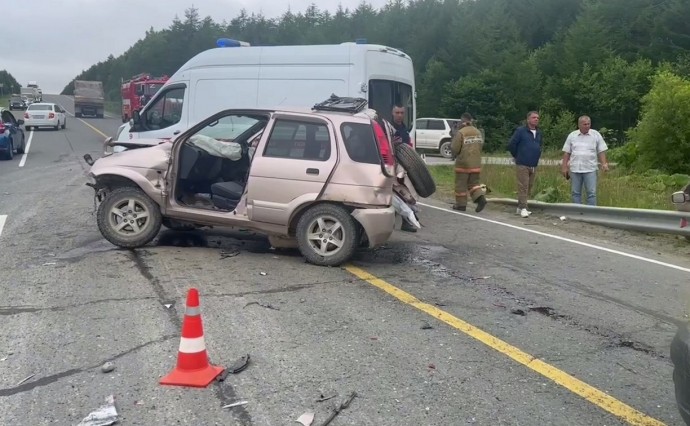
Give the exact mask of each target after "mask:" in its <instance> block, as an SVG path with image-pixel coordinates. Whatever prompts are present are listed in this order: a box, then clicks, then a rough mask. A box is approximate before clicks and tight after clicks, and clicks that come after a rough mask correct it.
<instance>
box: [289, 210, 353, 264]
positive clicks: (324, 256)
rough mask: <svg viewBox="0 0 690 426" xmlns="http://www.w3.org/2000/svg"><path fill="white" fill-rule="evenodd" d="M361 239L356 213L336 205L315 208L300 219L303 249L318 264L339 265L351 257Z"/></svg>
mask: <svg viewBox="0 0 690 426" xmlns="http://www.w3.org/2000/svg"><path fill="white" fill-rule="evenodd" d="M358 241H359V231H358V228H357V225H356V224H355V221H354V219H353V218H352V215H351V214H350V213H349V212H348V211H347V210H345V209H344V208H343V207H340V206H337V205H334V204H319V205H316V206H314V207H311V208H309V209H308V210H307V211H306V212H304V214H303V215H302V217H301V218H300V219H299V221H298V222H297V244H298V246H299V251H300V252H301V253H302V256H304V258H305V259H307V261H308V262H309V263H313V264H315V265H321V266H338V265H340V264H341V263H343V262H346V261H348V260H350V258H351V257H352V255H353V254H354V253H355V249H356V247H357V243H358Z"/></svg>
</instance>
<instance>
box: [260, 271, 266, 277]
mask: <svg viewBox="0 0 690 426" xmlns="http://www.w3.org/2000/svg"><path fill="white" fill-rule="evenodd" d="M259 275H263V276H264V277H265V276H266V275H267V274H266V273H265V272H259Z"/></svg>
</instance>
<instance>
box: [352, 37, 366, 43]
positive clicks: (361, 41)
mask: <svg viewBox="0 0 690 426" xmlns="http://www.w3.org/2000/svg"><path fill="white" fill-rule="evenodd" d="M355 43H356V44H367V39H365V38H358V39H357V40H355Z"/></svg>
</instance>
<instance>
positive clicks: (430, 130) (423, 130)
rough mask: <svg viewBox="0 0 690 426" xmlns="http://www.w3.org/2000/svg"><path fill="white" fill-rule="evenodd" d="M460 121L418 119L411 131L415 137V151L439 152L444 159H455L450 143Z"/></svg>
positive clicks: (450, 119)
mask: <svg viewBox="0 0 690 426" xmlns="http://www.w3.org/2000/svg"><path fill="white" fill-rule="evenodd" d="M459 124H460V120H456V119H452V118H433V117H431V118H418V119H417V120H416V121H415V123H414V125H413V126H412V129H411V131H410V134H411V135H414V140H415V149H417V150H431V151H437V152H438V153H439V154H441V155H442V156H443V157H444V158H451V157H453V153H452V152H451V150H450V143H451V141H452V139H453V133H452V131H453V130H454V129H455V128H456V127H457V126H458V125H459Z"/></svg>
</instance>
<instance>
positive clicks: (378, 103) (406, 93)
mask: <svg viewBox="0 0 690 426" xmlns="http://www.w3.org/2000/svg"><path fill="white" fill-rule="evenodd" d="M412 96H413V94H412V87H411V86H410V85H409V84H405V83H400V82H398V81H392V80H369V108H372V109H375V110H376V112H378V114H379V115H380V116H381V117H383V118H385V119H386V120H388V121H390V122H392V121H393V106H394V105H402V106H403V108H405V126H406V127H407V128H408V129H410V128H411V127H412V120H413V119H414V107H413V103H412Z"/></svg>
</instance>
